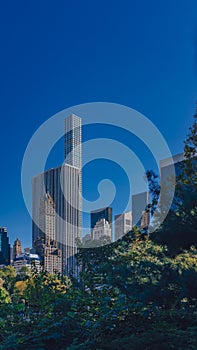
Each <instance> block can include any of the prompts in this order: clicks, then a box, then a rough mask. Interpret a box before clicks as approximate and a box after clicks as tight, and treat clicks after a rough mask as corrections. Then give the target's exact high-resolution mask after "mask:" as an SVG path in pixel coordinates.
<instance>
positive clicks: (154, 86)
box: [0, 0, 197, 246]
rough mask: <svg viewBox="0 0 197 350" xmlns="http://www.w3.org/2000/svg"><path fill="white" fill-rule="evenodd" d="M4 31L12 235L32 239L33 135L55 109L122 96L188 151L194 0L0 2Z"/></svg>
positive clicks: (5, 193) (195, 85)
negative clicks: (25, 188)
mask: <svg viewBox="0 0 197 350" xmlns="http://www.w3.org/2000/svg"><path fill="white" fill-rule="evenodd" d="M0 35H1V55H0V77H1V84H0V89H1V92H0V96H1V119H0V120H1V138H0V150H1V172H0V194H1V206H0V225H2V226H7V228H8V233H9V236H10V240H11V242H13V240H14V239H15V238H16V236H18V237H19V238H21V240H22V242H23V246H29V245H31V220H30V217H29V214H28V213H27V211H26V208H25V205H24V202H23V198H22V194H21V186H20V174H21V162H22V158H23V154H24V151H25V148H26V146H27V143H28V141H29V139H30V137H31V136H32V134H33V133H34V132H35V131H36V129H37V128H38V127H39V126H40V124H41V123H43V122H44V121H45V120H46V119H48V118H49V117H50V116H52V115H53V114H55V113H56V112H58V111H60V110H62V109H64V108H67V107H70V106H72V105H76V104H80V103H87V102H95V101H108V102H114V103H119V104H123V105H126V106H129V107H132V108H134V109H136V110H138V111H139V112H141V113H143V114H144V115H145V116H147V117H148V118H149V119H150V120H151V121H152V122H153V123H154V124H155V125H156V126H157V127H158V128H159V130H160V131H161V133H162V134H163V136H164V137H165V139H166V141H167V142H168V144H169V146H170V148H171V151H172V153H178V152H180V151H181V150H182V147H183V143H182V141H183V139H184V138H185V134H186V133H187V130H188V127H189V126H190V125H191V122H192V115H193V113H194V109H195V100H196V98H197V54H196V48H197V42H196V40H197V2H196V1H195V0H189V1H188V2H187V3H186V1H183V0H179V1H178V0H176V1H175V0H171V1H170V0H167V1H165V2H158V1H156V0H152V1H151V0H150V1H146V0H143V1H140V0H138V1H137V0H136V1H133V0H128V1H127V0H126V1H125V0H123V1H111V0H109V1H103V0H99V1H97V0H95V1H90V0H88V1H86V0H84V1H81V0H79V1H65V0H59V1H58V2H55V1H51V0H47V1H46V0H42V1H38V0H34V1H28V2H27V1H24V0H21V1H13V0H12V1H7V2H3V3H2V4H1V9H0ZM101 134H102V130H101ZM120 137H121V136H120ZM87 138H88V137H87ZM140 152H141V154H142V157H143V154H144V152H143V146H141V147H140V146H139V153H140ZM62 156H63V151H62V154H61V155H60V154H57V155H55V157H54V158H55V160H56V161H57V164H54V165H58V164H59V160H60V159H61V157H62ZM56 157H57V159H56ZM108 165H109V164H108ZM97 168H98V169H103V167H102V166H99V164H97V165H96V164H95V165H94V172H95V174H97V175H96V176H97V177H96V176H95V182H96V181H97V178H98V179H99V178H100V177H102V171H100V170H98V169H97ZM106 169H107V167H106ZM109 169H110V167H109V168H108V170H106V171H107V172H108V173H109V174H108V173H107V175H110V171H109ZM89 172H91V170H90V171H89ZM120 172H121V169H116V171H115V172H113V174H116V175H113V176H114V177H115V178H114V181H116V180H117V179H119V177H120ZM86 174H87V180H88V169H86ZM122 178H124V175H122ZM126 181H127V180H126V179H125V182H123V183H122V184H121V185H120V186H123V187H124V188H125V186H126ZM92 189H93V184H92V187H91V186H90V189H89V193H88V190H87V193H86V195H87V196H89V198H91V196H93V197H94V193H93V190H92ZM121 192H122V193H124V191H121ZM122 195H123V194H122ZM121 200H122V199H121V197H120V199H119V202H121ZM123 200H124V198H123ZM118 209H119V208H118V207H117V210H118Z"/></svg>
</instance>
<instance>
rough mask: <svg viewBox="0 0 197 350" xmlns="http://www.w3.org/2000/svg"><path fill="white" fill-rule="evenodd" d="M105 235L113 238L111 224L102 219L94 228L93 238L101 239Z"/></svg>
mask: <svg viewBox="0 0 197 350" xmlns="http://www.w3.org/2000/svg"><path fill="white" fill-rule="evenodd" d="M103 237H108V238H109V239H110V241H111V240H112V230H111V225H110V224H109V222H108V221H107V220H105V219H100V220H99V221H97V223H96V225H95V226H94V228H93V230H92V239H95V240H99V239H101V238H103Z"/></svg>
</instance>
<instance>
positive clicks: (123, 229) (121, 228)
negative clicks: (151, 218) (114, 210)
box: [114, 211, 132, 241]
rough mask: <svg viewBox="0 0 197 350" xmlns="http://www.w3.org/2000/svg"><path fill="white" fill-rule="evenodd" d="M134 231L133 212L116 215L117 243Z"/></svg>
mask: <svg viewBox="0 0 197 350" xmlns="http://www.w3.org/2000/svg"><path fill="white" fill-rule="evenodd" d="M131 230H132V212H131V211H128V212H126V213H122V214H118V215H115V235H114V239H115V241H117V240H118V239H120V238H121V237H122V236H124V235H125V234H126V233H127V232H129V231H131Z"/></svg>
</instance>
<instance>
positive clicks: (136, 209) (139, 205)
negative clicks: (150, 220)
mask: <svg viewBox="0 0 197 350" xmlns="http://www.w3.org/2000/svg"><path fill="white" fill-rule="evenodd" d="M148 204H149V193H148V192H141V193H137V194H134V195H133V196H132V226H138V227H141V220H142V214H143V212H144V211H145V210H146V207H147V205H148Z"/></svg>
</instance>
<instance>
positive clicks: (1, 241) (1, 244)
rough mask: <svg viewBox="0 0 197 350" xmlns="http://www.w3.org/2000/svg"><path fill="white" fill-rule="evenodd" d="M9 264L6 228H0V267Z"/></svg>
mask: <svg viewBox="0 0 197 350" xmlns="http://www.w3.org/2000/svg"><path fill="white" fill-rule="evenodd" d="M9 264H10V244H9V238H8V234H7V228H6V227H0V265H9Z"/></svg>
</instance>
